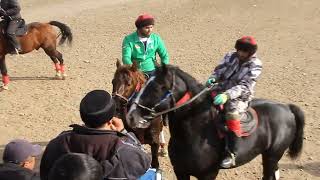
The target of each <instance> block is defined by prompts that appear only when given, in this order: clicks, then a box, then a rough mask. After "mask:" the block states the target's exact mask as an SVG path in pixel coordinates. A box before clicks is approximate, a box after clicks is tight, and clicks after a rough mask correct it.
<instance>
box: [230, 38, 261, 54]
mask: <svg viewBox="0 0 320 180" xmlns="http://www.w3.org/2000/svg"><path fill="white" fill-rule="evenodd" d="M234 47H235V49H236V50H237V51H238V50H242V51H245V52H249V54H250V56H251V55H253V54H254V53H256V52H257V49H258V45H257V42H256V40H255V39H254V37H252V36H243V37H242V38H240V39H238V40H237V42H236V44H235V46H234Z"/></svg>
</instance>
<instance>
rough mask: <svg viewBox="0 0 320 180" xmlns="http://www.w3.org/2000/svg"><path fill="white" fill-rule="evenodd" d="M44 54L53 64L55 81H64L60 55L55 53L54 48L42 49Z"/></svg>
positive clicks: (64, 75) (57, 52) (63, 69)
mask: <svg viewBox="0 0 320 180" xmlns="http://www.w3.org/2000/svg"><path fill="white" fill-rule="evenodd" d="M43 49H44V51H45V53H46V54H47V55H48V56H49V57H50V59H51V60H52V62H53V63H54V67H55V70H56V78H57V79H64V78H65V77H66V74H65V68H64V64H63V63H64V61H63V57H62V54H61V53H60V52H59V51H57V50H56V49H55V48H54V47H51V48H43Z"/></svg>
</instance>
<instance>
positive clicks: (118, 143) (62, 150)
mask: <svg viewBox="0 0 320 180" xmlns="http://www.w3.org/2000/svg"><path fill="white" fill-rule="evenodd" d="M71 127H73V130H71V131H65V132H63V133H61V134H60V135H59V136H58V137H56V138H55V139H53V140H51V141H50V142H49V144H48V146H47V147H46V150H45V151H44V153H43V157H42V160H41V165H40V175H41V180H47V179H48V175H49V171H50V169H51V167H53V164H54V162H55V161H56V160H57V159H58V158H59V157H61V156H62V155H64V154H66V153H71V152H72V153H84V154H88V155H91V156H92V157H93V158H95V159H96V160H97V161H99V162H100V164H101V165H102V166H103V169H104V171H105V172H104V175H105V178H106V179H112V178H123V179H137V178H138V177H140V176H141V175H143V174H144V173H145V172H146V171H147V170H148V168H149V167H150V163H151V158H150V156H149V155H147V154H146V152H144V150H143V149H142V146H141V144H140V142H139V141H138V140H137V139H136V137H135V136H134V135H133V134H131V133H126V134H123V133H119V132H116V131H108V130H97V129H93V128H87V127H84V126H80V125H71Z"/></svg>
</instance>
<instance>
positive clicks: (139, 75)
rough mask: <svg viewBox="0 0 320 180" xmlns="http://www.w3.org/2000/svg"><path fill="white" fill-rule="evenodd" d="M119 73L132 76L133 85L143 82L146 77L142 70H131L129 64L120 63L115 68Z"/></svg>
mask: <svg viewBox="0 0 320 180" xmlns="http://www.w3.org/2000/svg"><path fill="white" fill-rule="evenodd" d="M117 72H118V73H119V74H128V75H129V76H130V77H132V78H133V80H134V83H135V85H136V84H137V83H140V84H141V85H142V84H144V82H145V81H146V78H145V76H144V74H143V72H141V71H139V70H133V69H132V67H131V66H130V65H122V66H120V67H119V68H118V69H117Z"/></svg>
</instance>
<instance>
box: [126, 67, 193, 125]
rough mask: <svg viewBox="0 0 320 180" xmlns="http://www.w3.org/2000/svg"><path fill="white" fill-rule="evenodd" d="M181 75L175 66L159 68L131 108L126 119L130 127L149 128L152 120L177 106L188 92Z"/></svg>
mask: <svg viewBox="0 0 320 180" xmlns="http://www.w3.org/2000/svg"><path fill="white" fill-rule="evenodd" d="M180 74H181V70H179V69H178V68H177V67H174V66H170V65H162V67H159V68H157V70H156V73H155V76H153V77H151V78H150V79H149V80H148V81H147V82H146V84H145V86H144V87H143V88H142V90H141V91H140V92H139V93H138V95H137V97H136V98H135V100H134V102H133V104H132V105H131V107H130V110H129V112H128V114H127V118H126V120H127V123H128V124H129V126H131V127H136V128H148V127H149V125H150V121H152V119H154V118H155V117H158V116H160V115H162V114H165V112H166V111H168V110H169V111H170V109H171V108H174V107H175V106H176V105H177V103H178V102H179V100H180V99H181V98H182V97H184V96H185V94H186V93H187V92H188V87H187V84H186V83H185V82H184V79H183V77H181V76H180ZM188 93H189V92H188Z"/></svg>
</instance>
